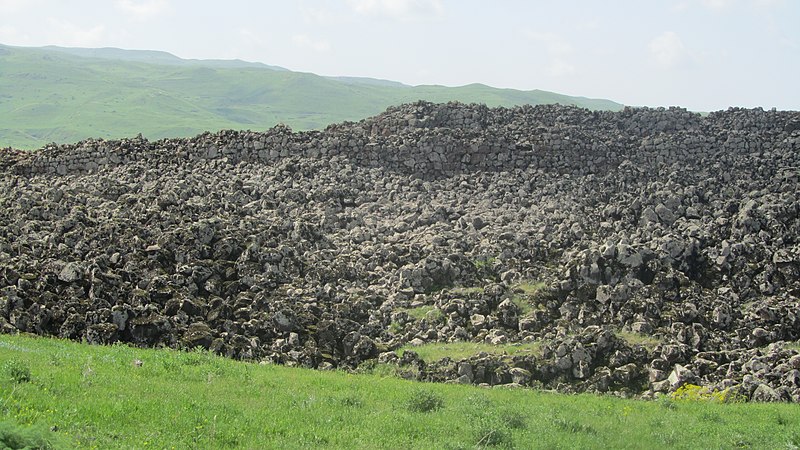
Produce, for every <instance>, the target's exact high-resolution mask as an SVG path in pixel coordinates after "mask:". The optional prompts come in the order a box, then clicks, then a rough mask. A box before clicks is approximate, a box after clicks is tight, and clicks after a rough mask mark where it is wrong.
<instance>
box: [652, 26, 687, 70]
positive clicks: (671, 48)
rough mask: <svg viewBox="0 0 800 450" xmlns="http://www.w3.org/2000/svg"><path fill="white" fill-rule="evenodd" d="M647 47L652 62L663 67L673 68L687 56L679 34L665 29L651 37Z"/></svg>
mask: <svg viewBox="0 0 800 450" xmlns="http://www.w3.org/2000/svg"><path fill="white" fill-rule="evenodd" d="M648 49H649V50H650V57H651V58H652V60H653V62H655V63H656V65H657V66H659V67H661V68H663V69H672V68H675V67H677V66H679V65H681V64H682V63H683V62H684V61H685V60H686V57H687V53H686V46H684V45H683V41H682V40H681V38H680V36H678V35H677V33H675V32H673V31H666V32H664V33H661V34H660V35H658V36H656V37H655V38H653V40H651V41H650V45H649V46H648Z"/></svg>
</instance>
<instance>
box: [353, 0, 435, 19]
mask: <svg viewBox="0 0 800 450" xmlns="http://www.w3.org/2000/svg"><path fill="white" fill-rule="evenodd" d="M347 4H348V5H349V6H350V8H351V9H352V10H353V11H355V12H357V13H359V14H364V15H371V16H383V17H388V18H391V19H398V20H414V19H428V18H431V17H436V16H439V15H441V14H442V13H443V12H444V6H443V5H442V1H441V0H347Z"/></svg>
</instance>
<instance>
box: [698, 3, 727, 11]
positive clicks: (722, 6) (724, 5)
mask: <svg viewBox="0 0 800 450" xmlns="http://www.w3.org/2000/svg"><path fill="white" fill-rule="evenodd" d="M702 3H703V6H705V7H706V8H708V9H711V10H714V11H722V10H724V9H727V8H728V7H729V6H731V5H732V4H733V0H702Z"/></svg>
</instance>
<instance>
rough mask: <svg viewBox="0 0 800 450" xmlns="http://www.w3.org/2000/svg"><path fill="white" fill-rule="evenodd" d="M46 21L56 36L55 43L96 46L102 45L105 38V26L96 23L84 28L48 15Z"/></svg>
mask: <svg viewBox="0 0 800 450" xmlns="http://www.w3.org/2000/svg"><path fill="white" fill-rule="evenodd" d="M47 23H48V24H49V26H50V28H51V29H52V31H54V32H55V33H53V35H54V36H57V37H58V38H57V42H53V43H57V44H59V45H66V46H78V47H98V46H101V45H103V43H104V41H105V38H106V27H105V26H104V25H96V26H94V27H91V28H84V27H80V26H77V25H75V24H74V23H71V22H67V21H65V20H60V19H56V18H54V17H49V18H48V19H47Z"/></svg>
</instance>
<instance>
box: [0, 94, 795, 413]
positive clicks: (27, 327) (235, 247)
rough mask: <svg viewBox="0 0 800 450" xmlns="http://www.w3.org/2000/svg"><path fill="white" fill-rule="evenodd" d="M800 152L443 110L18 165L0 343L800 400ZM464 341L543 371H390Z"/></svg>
mask: <svg viewBox="0 0 800 450" xmlns="http://www.w3.org/2000/svg"><path fill="white" fill-rule="evenodd" d="M799 150H800V113H797V112H787V111H763V110H760V109H755V110H747V109H729V110H727V111H720V112H714V113H711V114H709V115H707V116H701V115H698V114H695V113H691V112H688V111H686V110H684V109H680V108H670V109H647V108H627V109H625V110H623V111H621V112H590V111H588V110H584V109H579V108H574V107H564V106H536V107H531V106H524V107H516V108H511V109H506V108H498V109H490V108H487V107H485V106H480V105H463V104H457V103H449V104H431V103H424V102H419V103H414V104H407V105H402V106H398V107H393V108H390V109H388V110H387V111H386V112H385V113H383V114H381V115H379V116H377V117H373V118H370V119H366V120H363V121H361V122H358V123H342V124H336V125H331V126H329V127H328V128H326V129H325V130H322V131H312V132H302V133H293V132H292V131H291V130H290V129H288V128H287V127H283V126H278V127H275V128H273V129H271V130H269V131H267V132H264V133H256V132H249V131H247V132H241V131H222V132H219V133H216V134H212V133H205V134H202V135H199V136H197V137H194V138H190V139H166V140H161V141H156V142H150V141H147V140H146V139H143V138H141V137H136V138H132V139H122V140H119V141H104V140H87V141H83V142H79V143H77V144H71V145H58V144H52V145H49V146H47V147H45V148H44V149H42V150H41V151H37V152H32V153H23V152H17V151H13V150H10V149H8V150H4V151H2V152H0V156H2V158H0V169H1V170H2V174H3V175H2V177H1V178H0V186H1V187H2V189H1V190H0V204H2V209H0V228H2V233H0V329H1V330H2V332H6V333H11V332H17V331H24V332H31V333H37V334H42V335H51V336H60V337H64V338H70V339H78V340H83V341H86V342H89V343H97V344H107V343H113V342H117V341H122V342H128V343H131V344H133V345H141V346H170V347H177V348H193V347H204V348H208V349H211V350H212V351H215V352H217V353H220V354H224V355H227V356H230V357H235V358H246V359H253V360H261V361H269V362H275V363H282V364H287V365H298V366H306V367H314V368H333V367H345V368H351V369H356V368H359V367H361V368H365V367H369V366H373V365H375V364H391V365H394V366H397V369H398V371H399V372H400V373H402V374H404V376H408V377H412V378H417V379H422V380H431V381H447V382H462V383H474V384H486V385H511V386H535V387H545V388H552V389H558V390H561V391H565V392H579V391H596V392H613V393H617V394H619V395H636V396H644V397H652V396H653V395H655V394H656V393H659V392H662V393H666V392H671V391H675V390H676V389H678V388H680V387H681V386H683V385H685V384H686V383H691V384H696V385H700V386H704V387H706V388H708V389H709V390H717V391H719V392H726V393H736V394H737V395H738V396H740V397H743V398H747V399H751V400H757V401H793V402H798V401H800V354H798V348H800V345H799V344H798V339H800V305H799V304H798V297H800V240H798V236H800V200H799V199H798V195H799V194H800V192H799V191H800V190H798V176H800V152H799ZM533 286H536V288H535V289H534V288H533ZM541 286H543V287H541ZM460 341H470V342H475V343H483V344H488V345H491V346H495V348H498V349H509V348H513V347H514V346H517V345H526V346H528V347H530V348H536V349H538V351H537V352H529V353H525V352H518V353H514V354H513V355H503V354H498V353H488V352H484V353H478V354H476V355H474V356H471V357H467V358H461V357H459V358H444V359H441V360H439V361H430V360H429V361H423V360H422V359H421V358H420V357H419V356H417V354H416V353H415V352H413V351H407V352H405V353H402V354H398V353H399V352H395V350H397V349H399V348H401V347H404V346H409V345H412V346H413V345H423V344H428V343H447V342H460Z"/></svg>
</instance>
